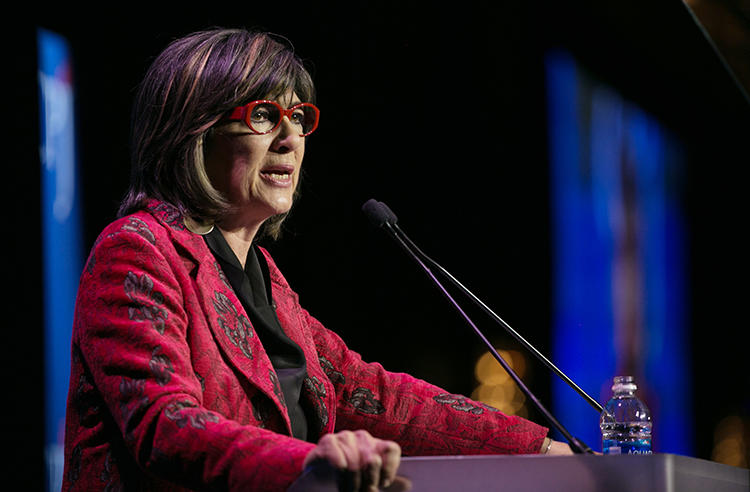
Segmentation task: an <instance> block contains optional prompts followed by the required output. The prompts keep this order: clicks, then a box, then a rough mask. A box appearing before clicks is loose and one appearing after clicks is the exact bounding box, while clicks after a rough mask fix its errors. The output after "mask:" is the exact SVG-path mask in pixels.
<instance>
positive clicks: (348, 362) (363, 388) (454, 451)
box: [306, 313, 547, 456]
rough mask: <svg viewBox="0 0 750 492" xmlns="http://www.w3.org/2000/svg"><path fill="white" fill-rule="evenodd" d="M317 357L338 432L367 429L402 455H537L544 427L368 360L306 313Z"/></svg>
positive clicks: (545, 430) (543, 434) (544, 433)
mask: <svg viewBox="0 0 750 492" xmlns="http://www.w3.org/2000/svg"><path fill="white" fill-rule="evenodd" d="M306 316H307V318H308V323H309V324H310V326H311V329H312V332H313V336H314V339H315V343H316V346H317V349H318V352H319V354H320V361H321V365H322V366H323V369H324V370H325V371H326V373H327V375H328V377H329V379H330V380H331V381H332V382H333V383H334V386H335V388H336V397H337V405H338V406H337V409H336V430H342V429H365V430H368V431H369V432H370V433H371V434H373V435H375V436H377V437H380V438H383V439H391V440H394V441H396V442H398V443H399V445H400V446H401V448H402V452H403V453H404V455H411V456H420V455H421V456H428V455H472V454H534V453H538V452H539V450H540V448H541V446H542V441H543V440H544V438H545V436H546V435H547V429H546V428H545V427H542V426H539V425H537V424H535V423H533V422H530V421H528V420H526V419H523V418H521V417H517V416H509V415H505V414H503V413H502V412H500V411H499V410H497V409H495V408H492V407H490V406H488V405H485V404H483V403H479V402H475V401H472V400H470V399H469V398H466V397H464V396H460V395H454V394H449V393H447V392H446V391H444V390H442V389H440V388H438V387H436V386H434V385H432V384H429V383H427V382H425V381H422V380H420V379H417V378H414V377H412V376H410V375H408V374H403V373H393V372H388V371H386V370H385V369H384V368H383V367H382V365H380V364H378V363H366V362H364V361H363V360H362V358H361V357H360V355H359V354H357V353H356V352H354V351H352V350H349V349H348V348H347V346H346V345H345V343H344V342H343V341H342V340H341V338H340V337H339V336H338V335H336V334H335V333H333V332H331V331H330V330H327V329H326V328H324V327H323V326H322V325H321V324H320V323H319V322H318V321H317V320H316V319H315V318H313V317H312V316H310V315H309V314H308V313H306Z"/></svg>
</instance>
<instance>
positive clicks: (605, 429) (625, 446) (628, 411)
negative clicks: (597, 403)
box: [599, 376, 651, 454]
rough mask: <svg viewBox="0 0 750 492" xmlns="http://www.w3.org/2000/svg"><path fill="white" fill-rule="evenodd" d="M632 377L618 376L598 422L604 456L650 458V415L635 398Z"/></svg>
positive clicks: (643, 405)
mask: <svg viewBox="0 0 750 492" xmlns="http://www.w3.org/2000/svg"><path fill="white" fill-rule="evenodd" d="M637 388H638V387H637V386H636V385H635V381H634V380H633V377H632V376H617V377H615V379H614V384H613V385H612V392H613V393H614V394H613V396H612V399H610V400H609V401H608V402H607V404H606V405H604V410H603V411H602V415H601V417H600V419H599V427H600V428H601V430H602V453H603V454H651V412H649V411H648V408H647V407H646V405H645V404H644V403H643V402H642V401H641V400H639V399H638V397H637V396H635V390H636V389H637Z"/></svg>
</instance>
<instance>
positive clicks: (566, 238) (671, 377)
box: [546, 52, 693, 455]
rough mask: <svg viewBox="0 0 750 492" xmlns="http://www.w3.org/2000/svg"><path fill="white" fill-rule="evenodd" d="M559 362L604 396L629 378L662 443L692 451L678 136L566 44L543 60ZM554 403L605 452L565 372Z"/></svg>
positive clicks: (657, 448)
mask: <svg viewBox="0 0 750 492" xmlns="http://www.w3.org/2000/svg"><path fill="white" fill-rule="evenodd" d="M546 69H547V83H548V104H549V139H550V145H549V149H550V179H551V200H550V203H551V206H552V210H551V218H552V224H553V232H552V239H553V244H554V248H555V253H554V268H553V271H554V285H555V287H554V291H555V294H554V307H553V309H554V314H553V319H554V321H553V324H554V326H553V330H552V337H553V347H554V348H553V352H554V353H553V359H554V360H555V361H556V362H557V364H558V365H559V367H560V369H562V371H563V372H565V373H566V374H567V375H568V376H570V377H571V379H573V380H574V381H575V382H576V383H577V384H578V385H579V386H581V387H582V388H583V389H584V390H585V391H586V392H588V393H589V394H590V395H591V396H593V397H594V398H595V399H597V400H598V401H600V402H601V403H602V404H603V403H604V402H605V401H606V400H608V399H609V397H610V395H611V390H610V386H611V382H612V378H613V377H614V376H616V375H633V376H635V378H636V382H637V383H638V386H639V390H638V392H639V394H640V396H641V398H642V399H643V400H644V401H645V402H646V404H647V405H648V406H649V407H650V409H651V412H652V418H653V421H654V444H653V448H654V452H667V453H677V454H688V455H690V454H692V452H693V449H692V446H693V443H692V441H691V436H692V435H693V422H692V410H691V405H692V399H691V398H692V395H691V392H690V391H691V389H690V382H691V377H690V367H689V363H688V361H689V353H690V352H689V340H690V332H689V329H690V327H689V326H688V322H687V318H686V303H687V296H688V292H689V290H688V286H687V285H686V283H687V273H686V252H687V247H686V243H685V241H686V240H687V233H686V230H685V221H684V215H683V201H682V192H683V183H682V178H683V173H684V162H685V160H684V156H683V154H682V153H683V149H682V146H681V143H680V142H679V141H678V140H677V139H676V137H674V136H673V135H671V134H670V133H669V132H668V131H667V130H666V129H665V127H664V126H663V125H661V124H660V122H659V121H657V120H656V119H655V118H654V117H652V116H651V115H649V114H647V113H646V112H645V111H643V110H642V109H641V108H640V107H638V106H637V105H636V104H633V103H632V102H630V101H628V100H626V99H625V98H624V97H622V96H621V95H620V94H619V93H618V92H617V91H615V90H614V89H613V88H612V87H609V86H608V85H606V84H604V83H602V82H600V81H599V80H597V78H596V77H594V76H592V75H590V74H588V73H587V71H586V70H585V69H584V67H583V66H582V65H581V64H579V63H578V62H577V61H576V60H575V59H574V58H573V57H572V56H570V55H569V54H567V53H565V52H553V53H550V54H549V56H548V57H547V58H546ZM552 391H553V400H554V409H555V410H554V411H555V414H556V415H557V417H558V419H559V420H560V421H561V423H562V424H563V425H564V426H565V427H566V428H568V430H569V431H571V433H572V434H573V435H575V436H577V437H580V438H581V439H583V440H584V442H586V443H587V444H589V446H591V447H592V448H594V449H596V450H601V437H600V433H599V429H598V427H597V425H598V419H597V418H596V413H595V411H594V409H593V408H592V407H591V406H589V405H588V404H587V403H586V402H584V401H583V399H582V398H579V397H578V395H577V394H576V393H575V392H573V390H571V389H570V388H569V387H568V386H567V385H565V384H564V383H563V382H562V381H559V380H557V379H556V380H555V381H554V384H553V389H552Z"/></svg>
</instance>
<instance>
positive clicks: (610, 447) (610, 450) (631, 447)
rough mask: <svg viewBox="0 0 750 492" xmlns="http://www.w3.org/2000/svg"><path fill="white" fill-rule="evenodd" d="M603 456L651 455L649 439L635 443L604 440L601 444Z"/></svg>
mask: <svg viewBox="0 0 750 492" xmlns="http://www.w3.org/2000/svg"><path fill="white" fill-rule="evenodd" d="M602 453H603V454H652V451H651V442H650V440H649V439H640V440H637V441H614V440H605V441H603V442H602Z"/></svg>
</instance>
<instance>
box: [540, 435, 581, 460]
mask: <svg viewBox="0 0 750 492" xmlns="http://www.w3.org/2000/svg"><path fill="white" fill-rule="evenodd" d="M541 452H542V454H549V455H555V456H560V455H568V454H574V453H573V450H572V449H570V446H569V445H568V444H567V443H564V442H560V441H554V440H552V439H550V438H549V437H547V438H545V439H544V442H543V443H542V449H541Z"/></svg>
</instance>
